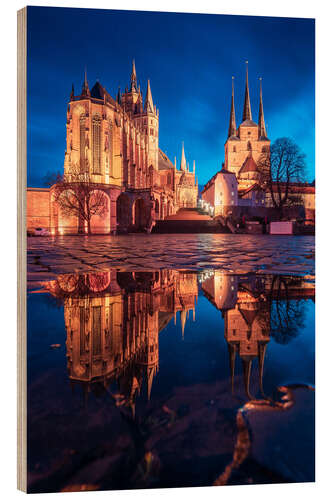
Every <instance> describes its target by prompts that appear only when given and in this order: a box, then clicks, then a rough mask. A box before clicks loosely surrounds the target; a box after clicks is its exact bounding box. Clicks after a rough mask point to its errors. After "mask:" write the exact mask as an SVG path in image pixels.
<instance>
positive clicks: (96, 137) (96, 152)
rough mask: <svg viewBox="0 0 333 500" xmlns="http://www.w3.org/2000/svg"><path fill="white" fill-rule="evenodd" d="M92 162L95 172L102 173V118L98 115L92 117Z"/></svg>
mask: <svg viewBox="0 0 333 500" xmlns="http://www.w3.org/2000/svg"><path fill="white" fill-rule="evenodd" d="M92 163H93V173H94V174H101V118H100V117H99V116H98V115H95V116H94V117H93V119H92Z"/></svg>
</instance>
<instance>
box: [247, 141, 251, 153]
mask: <svg viewBox="0 0 333 500" xmlns="http://www.w3.org/2000/svg"><path fill="white" fill-rule="evenodd" d="M247 150H248V151H252V146H251V143H250V141H249V142H248V143H247Z"/></svg>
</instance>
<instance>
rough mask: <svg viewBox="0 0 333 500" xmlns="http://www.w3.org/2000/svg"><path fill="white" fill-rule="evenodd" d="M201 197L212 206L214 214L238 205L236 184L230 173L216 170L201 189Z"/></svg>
mask: <svg viewBox="0 0 333 500" xmlns="http://www.w3.org/2000/svg"><path fill="white" fill-rule="evenodd" d="M202 199H203V200H204V201H206V202H208V203H209V204H210V205H211V206H213V207H214V216H215V217H216V216H219V215H225V211H226V210H227V209H229V207H232V208H233V207H236V206H237V205H238V184H237V179H236V176H235V175H234V174H232V173H229V172H228V173H224V172H223V171H221V172H218V173H217V174H216V175H215V176H214V177H213V178H212V179H211V180H210V181H208V183H207V184H206V186H205V187H204V189H203V192H202Z"/></svg>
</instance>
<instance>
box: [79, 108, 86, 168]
mask: <svg viewBox="0 0 333 500" xmlns="http://www.w3.org/2000/svg"><path fill="white" fill-rule="evenodd" d="M85 134H86V117H85V114H82V115H81V116H80V170H81V172H84V167H85V146H86V145H85Z"/></svg>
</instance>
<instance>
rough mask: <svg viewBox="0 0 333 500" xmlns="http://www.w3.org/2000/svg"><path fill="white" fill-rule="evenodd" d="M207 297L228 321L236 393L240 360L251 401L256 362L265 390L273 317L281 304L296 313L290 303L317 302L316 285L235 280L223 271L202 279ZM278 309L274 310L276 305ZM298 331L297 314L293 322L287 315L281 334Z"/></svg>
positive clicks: (277, 278)
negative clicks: (265, 369)
mask: <svg viewBox="0 0 333 500" xmlns="http://www.w3.org/2000/svg"><path fill="white" fill-rule="evenodd" d="M201 281H202V284H201V287H202V290H203V292H204V294H205V296H206V297H207V298H208V299H209V300H210V302H212V303H213V304H214V306H215V307H216V308H217V309H219V310H220V311H221V312H222V316H223V318H224V337H225V339H226V341H227V343H228V351H229V360H230V371H231V385H232V390H233V385H234V376H235V363H236V356H237V354H238V356H239V357H240V359H241V361H242V367H243V375H244V385H245V391H246V394H247V396H248V397H249V398H250V397H251V394H250V376H251V367H252V362H253V360H254V359H258V365H259V387H260V391H261V393H262V394H264V390H263V371H264V359H265V352H266V348H267V344H268V342H269V341H270V335H271V331H272V328H273V327H274V321H275V320H276V318H274V319H273V325H272V315H274V316H276V314H275V312H276V308H277V307H279V304H280V302H282V303H283V306H284V307H285V310H287V311H288V310H289V313H292V306H291V305H290V303H288V302H289V301H290V300H294V299H303V298H304V299H307V298H314V284H313V283H312V282H306V281H304V280H303V279H302V278H295V277H287V278H284V277H280V276H275V277H272V276H260V277H259V276H256V275H252V276H235V275H230V274H226V273H224V272H223V271H218V270H216V271H212V272H210V273H206V275H203V276H202V278H201ZM273 304H274V308H273V309H272V305H273ZM295 319H296V325H295V326H296V327H297V314H296V316H295V317H294V318H293V317H292V315H291V314H290V315H289V317H288V313H287V314H285V311H284V314H283V319H282V323H281V324H280V325H279V327H280V330H281V329H282V328H284V329H285V330H291V329H292V328H293V327H294V326H293V323H294V324H295Z"/></svg>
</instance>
